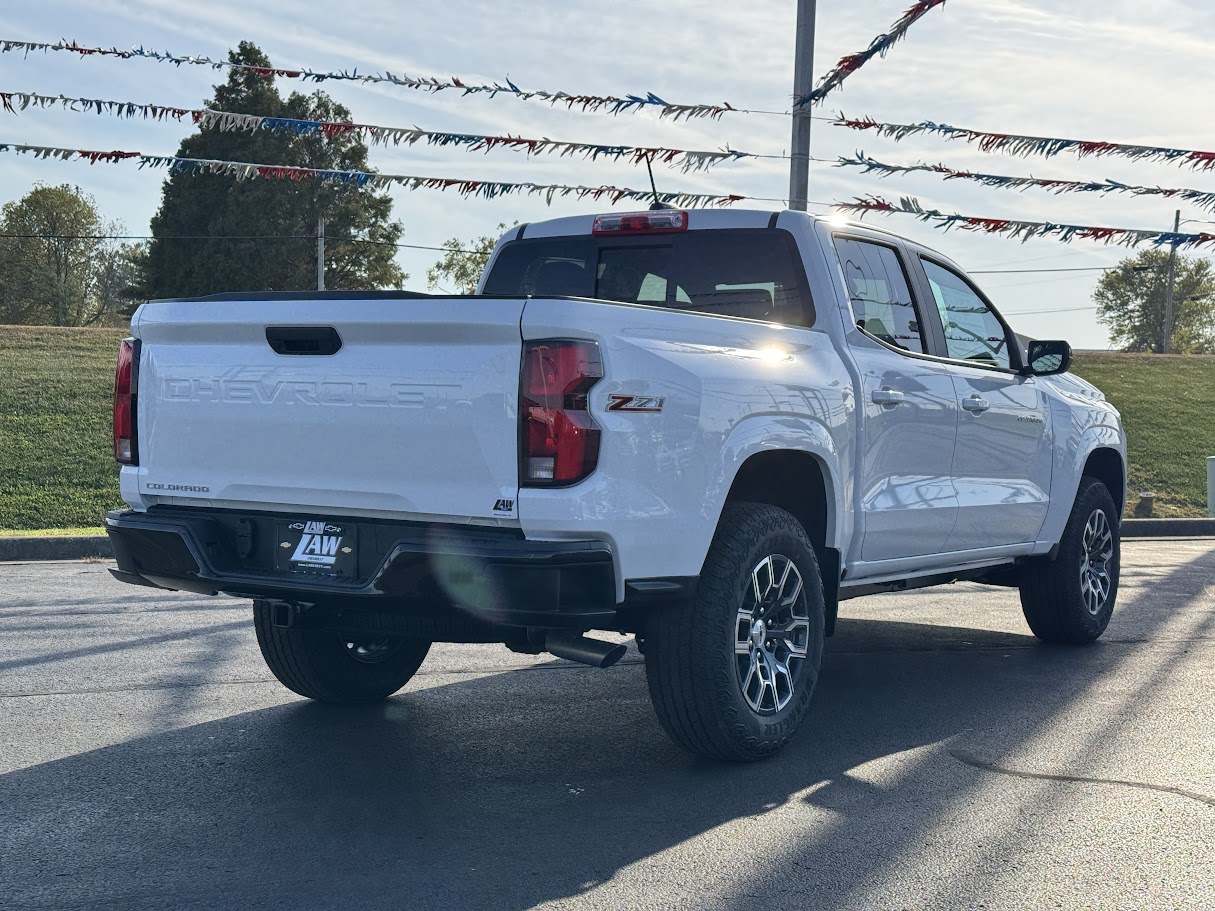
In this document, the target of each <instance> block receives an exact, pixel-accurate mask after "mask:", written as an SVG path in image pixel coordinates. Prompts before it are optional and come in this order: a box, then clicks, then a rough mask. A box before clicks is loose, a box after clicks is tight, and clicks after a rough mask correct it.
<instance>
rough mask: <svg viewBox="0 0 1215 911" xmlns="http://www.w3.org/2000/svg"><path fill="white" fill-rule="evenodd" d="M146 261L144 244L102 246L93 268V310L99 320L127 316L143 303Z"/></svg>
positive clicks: (146, 255)
mask: <svg viewBox="0 0 1215 911" xmlns="http://www.w3.org/2000/svg"><path fill="white" fill-rule="evenodd" d="M114 233H116V234H117V233H120V232H118V231H115V232H114ZM147 259H148V245H147V244H146V243H137V244H132V243H126V244H108V245H106V246H104V247H102V249H101V253H100V255H99V256H98V258H97V266H96V281H97V290H96V294H97V307H98V309H99V310H100V312H101V318H102V319H105V318H106V317H109V316H123V317H130V316H131V314H132V313H134V312H135V308H136V307H138V306H139V305H140V304H141V303H143V301H144V297H143V295H142V289H143V276H144V269H145V268H146V266H147Z"/></svg>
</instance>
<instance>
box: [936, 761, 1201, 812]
mask: <svg viewBox="0 0 1215 911" xmlns="http://www.w3.org/2000/svg"><path fill="white" fill-rule="evenodd" d="M949 755H950V756H952V757H953V758H954V759H956V760H957V761H958V762H960V763H962V764H963V765H968V766H971V767H972V768H975V769H979V770H981V771H984V772H994V773H995V774H997V775H1009V776H1012V777H1013V778H1026V779H1030V780H1034V779H1037V780H1039V781H1065V782H1070V783H1074V784H1103V785H1112V786H1115V787H1120V788H1136V789H1138V790H1141V791H1159V792H1161V793H1164V794H1174V795H1176V796H1178V797H1185V798H1187V799H1189V800H1196V801H1198V802H1199V803H1204V804H1206V805H1207V806H1209V807H1215V797H1208V796H1207V795H1206V794H1199V793H1198V792H1197V791H1187V790H1186V789H1185V788H1175V787H1173V786H1172V785H1164V784H1151V783H1150V782H1146V781H1125V780H1123V779H1120V778H1096V777H1091V776H1088V775H1056V774H1052V773H1050V772H1026V771H1023V770H1020V769H1007V768H1005V767H1004V766H999V765H996V764H995V763H994V762H988V761H987V760H985V759H980V758H979V757H978V756H975V755H974V754H973V753H967V752H966V751H965V750H950V751H949Z"/></svg>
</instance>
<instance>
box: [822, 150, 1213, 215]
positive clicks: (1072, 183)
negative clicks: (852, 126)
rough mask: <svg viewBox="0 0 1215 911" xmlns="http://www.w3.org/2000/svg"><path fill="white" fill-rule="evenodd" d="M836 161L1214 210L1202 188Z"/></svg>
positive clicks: (870, 169)
mask: <svg viewBox="0 0 1215 911" xmlns="http://www.w3.org/2000/svg"><path fill="white" fill-rule="evenodd" d="M837 164H838V165H839V166H840V167H853V168H864V169H865V173H866V174H871V173H876V174H878V175H880V176H882V177H889V176H890V175H892V174H912V173H915V172H917V171H924V172H926V173H929V174H940V175H941V176H942V177H944V178H945V180H972V181H975V182H976V183H981V184H983V185H984V186H988V187H1002V188H1006V189H1010V190H1024V189H1025V188H1027V187H1040V188H1042V189H1044V190H1050V191H1051V192H1053V193H1056V194H1057V193H1129V194H1130V195H1132V196H1163V197H1165V198H1166V199H1183V200H1185V201H1186V202H1190V203H1193V204H1194V205H1196V206H1199V207H1200V208H1203V209H1207V210H1209V211H1215V192H1208V191H1206V190H1191V189H1185V188H1168V187H1142V186H1136V185H1134V184H1125V183H1119V182H1117V181H1115V180H1102V181H1088V180H1047V179H1044V178H1038V177H1010V176H1007V175H1003V174H980V173H975V172H973V171H955V170H954V169H953V168H948V167H946V166H945V165H943V164H926V163H924V162H920V163H918V164H913V165H892V164H884V163H883V162H880V161H878V160H876V159H874V158H870V157H869V156H867V155H866V154H865V153H864V152H857V153H856V157H855V158H844V157H842V156H841V157H840V159H839V161H838V162H837Z"/></svg>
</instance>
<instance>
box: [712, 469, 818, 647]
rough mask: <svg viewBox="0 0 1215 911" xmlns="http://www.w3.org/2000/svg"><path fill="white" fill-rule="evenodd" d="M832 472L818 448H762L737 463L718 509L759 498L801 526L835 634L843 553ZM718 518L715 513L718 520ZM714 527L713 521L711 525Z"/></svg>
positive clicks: (759, 500) (755, 500)
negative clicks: (815, 559)
mask: <svg viewBox="0 0 1215 911" xmlns="http://www.w3.org/2000/svg"><path fill="white" fill-rule="evenodd" d="M835 478H836V476H835V475H833V474H832V471H831V467H830V465H829V464H828V463H827V461H826V460H825V459H824V458H823V457H822V456H821V455H819V454H817V453H814V452H812V451H808V450H805V449H762V450H760V451H757V452H753V453H752V454H750V455H749V456H747V458H745V459H744V460H743V461H742V463H741V464H740V465H739V466H738V470H737V471H736V472H735V473H734V477H733V480H732V481H731V484H730V488H729V491H728V492H727V494H726V497H725V500H724V502H723V503H722V513H724V511H725V508H726V507H727V506H729V505H730V504H731V503H738V502H749V503H764V504H767V505H769V506H777V507H780V508H781V509H784V510H787V511H788V512H789V513H790V514H791V515H792V516H793V517H794V518H795V519H797V521H798V522H800V523H801V526H802V528H804V529H805V530H806V534H807V536H808V537H809V538H810V542H811V543H812V544H813V545H814V550H815V553H816V555H817V557H818V563H819V573H820V575H821V578H822V584H823V596H824V599H825V601H826V605H825V607H826V616H825V627H824V634H825V635H827V636H831V635H834V633H835V621H836V617H837V615H838V613H839V585H840V567H841V566H842V556H841V554H840V551H839V549H838V543H837V541H838V540H839V539H840V538H841V537H842V535H841V534H840V530H839V529H838V528H837V522H838V520H839V518H840V517H841V516H842V513H841V511H840V510H839V507H838V502H837V497H838V493H839V491H838V488H837V486H836V484H835ZM720 523H721V514H720V513H719V516H718V521H717V525H720ZM714 527H715V528H716V525H715V526H714Z"/></svg>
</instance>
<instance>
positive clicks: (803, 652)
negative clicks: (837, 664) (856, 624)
mask: <svg viewBox="0 0 1215 911" xmlns="http://www.w3.org/2000/svg"><path fill="white" fill-rule="evenodd" d="M823 624H824V598H823V585H822V579H821V577H820V575H819V567H818V560H817V559H816V558H815V554H814V547H813V545H812V544H811V543H810V539H809V538H808V537H807V535H806V532H805V529H803V528H802V526H801V523H799V522H798V521H797V519H795V518H794V517H793V516H792V515H791V514H789V513H788V512H786V511H785V510H783V509H779V508H778V507H775V506H768V505H764V504H757V503H740V504H735V505H731V506H729V507H727V508H726V510H725V512H724V513H723V515H722V518H721V523H720V525H719V526H718V530H717V534H716V536H715V537H714V539H713V544H712V546H711V547H710V549H709V555H708V557H707V559H706V560H705V566H704V571H703V572H702V573H701V577H700V583H699V585H698V587H697V592H696V597H695V598H694V599H693V600H691V601H690V602H688V603H686V604H681V605H672V606H669V607H666V608H664V609H662V610H659V611H656V612H655V613H654V614H653V615H652V616H651V617H650V618H649V622H648V624H647V628H646V631H645V642H646V652H645V664H646V678H647V680H648V682H649V686H650V696H651V698H652V700H653V702H654V708H655V711H656V712H657V714H658V720H659V722H660V723H661V724H662V726H663V728H664V729H665V730H666V732H667V733H668V734H669V735H670V736H671V738H672V739H673V740H674V741H675V742H676V743H678V744H679V745H680V746H682V747H684V748H685V749H687V750H689V751H690V752H693V753H696V754H698V755H701V756H706V757H709V758H714V759H729V760H741V761H751V760H756V759H762V758H764V757H766V756H770V755H772V754H773V753H775V752H776V751H777V750H779V749H780V748H781V747H783V746H785V744H787V743H788V742H789V741H790V740H791V739H792V737H793V735H794V733H796V731H797V729H798V726H799V725H800V724H801V721H802V718H803V716H804V715H805V713H806V709H807V707H808V706H809V704H810V697H811V695H812V694H813V693H814V686H815V683H816V682H817V680H818V672H819V666H820V665H821V663H822V656H823Z"/></svg>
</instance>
